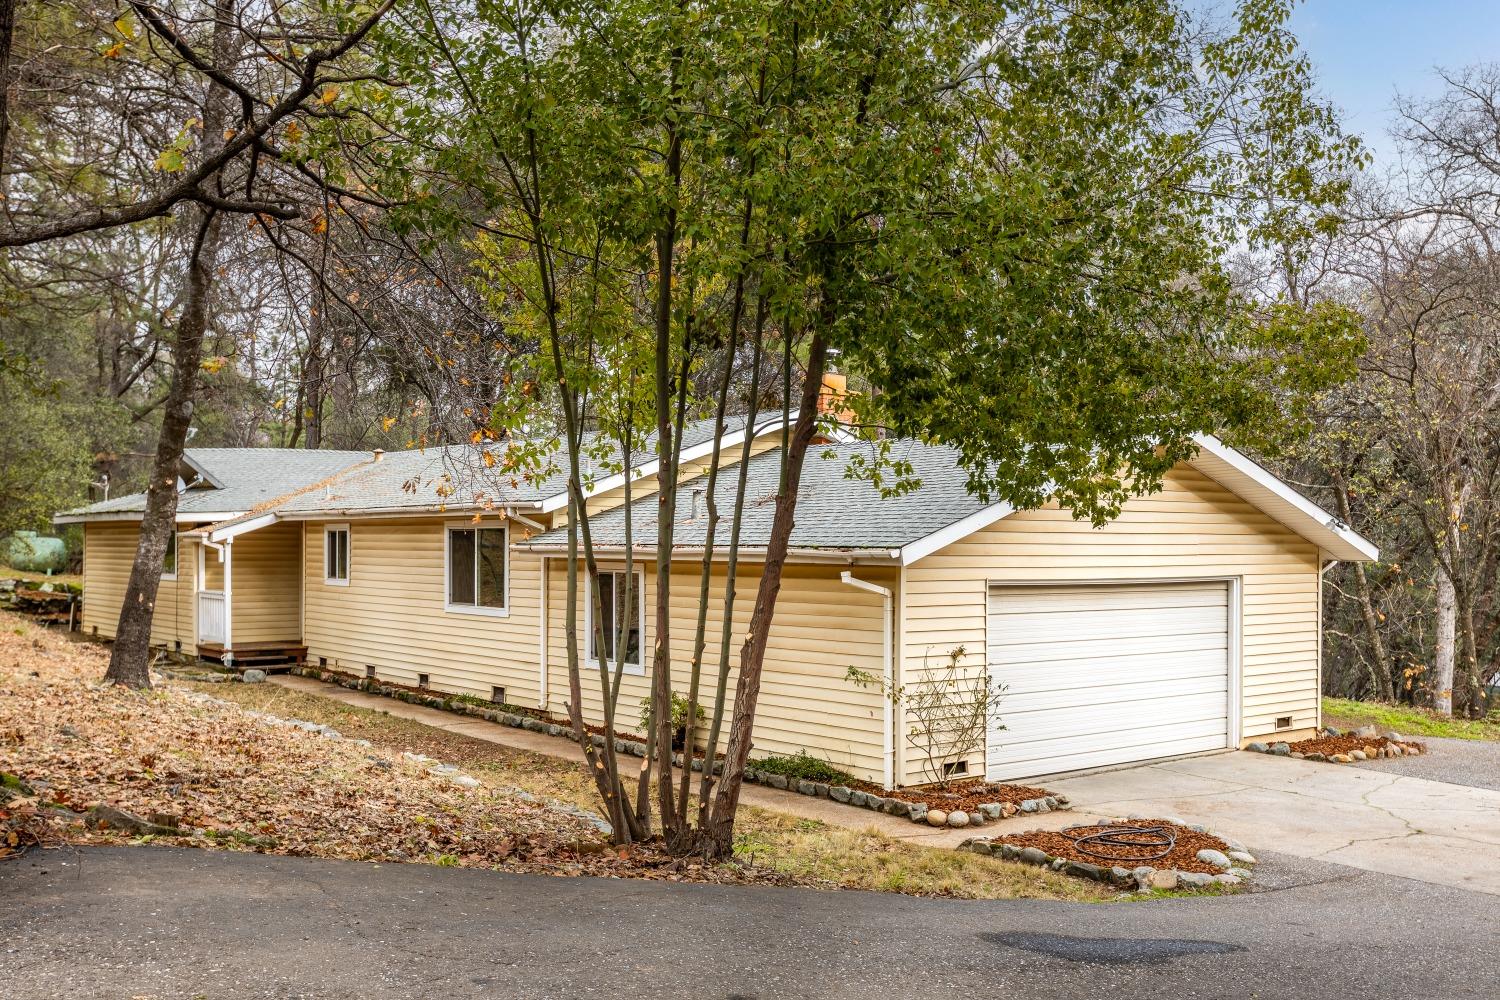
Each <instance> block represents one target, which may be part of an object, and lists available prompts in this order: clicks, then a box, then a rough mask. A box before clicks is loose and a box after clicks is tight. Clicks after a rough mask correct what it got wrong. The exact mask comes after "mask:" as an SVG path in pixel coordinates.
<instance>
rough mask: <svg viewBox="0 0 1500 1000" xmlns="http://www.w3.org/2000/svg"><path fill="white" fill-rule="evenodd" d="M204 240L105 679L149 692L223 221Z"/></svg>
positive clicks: (206, 214) (198, 245)
mask: <svg viewBox="0 0 1500 1000" xmlns="http://www.w3.org/2000/svg"><path fill="white" fill-rule="evenodd" d="M198 211H199V212H200V213H201V218H200V221H199V224H198V233H197V235H196V237H195V238H194V240H193V249H192V254H191V256H190V257H189V259H188V283H187V296H186V299H185V300H184V302H183V306H182V316H181V317H179V318H178V320H177V331H176V337H175V338H174V344H173V349H172V387H171V389H170V390H169V391H168V393H167V401H166V404H165V406H164V408H163V411H162V421H161V435H160V437H158V439H157V442H156V459H155V461H154V462H153V463H152V467H151V483H150V485H149V486H148V487H147V489H146V513H145V516H144V517H143V518H142V519H141V536H140V543H139V544H138V545H137V546H136V550H135V563H134V564H133V565H132V566H131V568H130V582H129V584H127V585H126V588H125V601H124V603H123V605H122V606H121V607H120V622H119V626H118V627H117V628H116V630H115V644H114V648H113V649H111V650H110V655H109V670H108V671H107V672H106V673H105V675H104V679H105V680H107V681H112V682H113V683H115V684H124V685H126V686H127V687H134V688H148V687H150V686H151V671H150V665H151V621H152V618H153V617H154V616H155V611H156V591H157V588H158V586H159V585H160V583H161V572H162V559H163V558H164V557H165V556H166V552H167V545H168V543H169V542H170V540H171V538H172V534H173V533H174V532H175V531H176V529H177V471H178V469H179V468H181V466H182V452H183V448H184V446H185V445H186V444H187V432H188V426H189V425H190V424H191V423H192V420H193V397H194V396H195V395H196V394H197V389H198V367H199V364H200V362H201V361H202V360H203V334H204V331H205V330H206V329H207V327H208V299H209V293H210V291H211V290H212V288H213V275H214V268H215V263H216V257H217V255H218V245H219V229H220V222H219V216H218V214H217V213H216V212H214V211H213V210H212V209H200V210H198Z"/></svg>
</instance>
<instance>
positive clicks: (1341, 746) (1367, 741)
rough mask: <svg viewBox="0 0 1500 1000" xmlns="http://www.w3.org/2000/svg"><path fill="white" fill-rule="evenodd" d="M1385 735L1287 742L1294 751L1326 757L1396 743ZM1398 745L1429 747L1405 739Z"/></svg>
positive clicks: (1419, 747) (1405, 749)
mask: <svg viewBox="0 0 1500 1000" xmlns="http://www.w3.org/2000/svg"><path fill="white" fill-rule="evenodd" d="M1395 742H1396V741H1395V740H1388V739H1386V738H1385V737H1384V736H1375V737H1369V738H1367V737H1364V736H1315V737H1313V738H1312V739H1310V740H1298V741H1297V742H1296V743H1289V744H1287V745H1288V746H1290V747H1291V748H1292V752H1293V753H1303V754H1307V753H1320V754H1322V755H1323V756H1325V757H1332V756H1333V755H1334V754H1336V753H1348V752H1349V751H1351V750H1362V751H1364V752H1365V753H1366V754H1368V753H1369V752H1370V751H1371V750H1377V751H1378V750H1384V749H1385V748H1386V747H1388V746H1390V745H1391V744H1392V743H1395ZM1397 745H1398V746H1400V747H1401V749H1402V750H1404V751H1407V752H1411V751H1413V750H1415V751H1416V752H1417V753H1423V752H1424V751H1425V750H1426V749H1427V748H1426V747H1424V746H1423V745H1422V744H1420V743H1414V742H1410V741H1403V742H1401V743H1399V744H1397Z"/></svg>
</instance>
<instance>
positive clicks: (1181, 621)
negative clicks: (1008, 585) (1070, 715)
mask: <svg viewBox="0 0 1500 1000" xmlns="http://www.w3.org/2000/svg"><path fill="white" fill-rule="evenodd" d="M1161 610H1162V609H1159V608H1150V609H1140V610H1135V611H1101V612H1092V611H1068V612H1058V613H1056V614H1045V615H1043V614H1028V615H1013V614H997V615H995V616H994V621H996V622H997V623H998V624H999V625H1000V626H1001V631H1000V634H999V635H998V636H992V637H991V639H990V648H992V649H994V648H997V647H998V648H1000V649H1004V648H1006V647H1007V646H1012V645H1034V644H1036V643H1043V642H1073V641H1077V640H1082V639H1088V638H1096V637H1097V638H1108V639H1116V640H1128V639H1139V638H1147V637H1159V636H1160V635H1161V627H1162V622H1161ZM1226 620H1227V615H1226V614H1225V608H1224V606H1223V605H1219V606H1218V607H1205V608H1183V609H1182V610H1180V611H1177V610H1173V611H1172V631H1173V634H1175V635H1184V636H1186V635H1218V636H1223V634H1224V623H1225V621H1226Z"/></svg>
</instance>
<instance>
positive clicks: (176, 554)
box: [161, 531, 182, 583]
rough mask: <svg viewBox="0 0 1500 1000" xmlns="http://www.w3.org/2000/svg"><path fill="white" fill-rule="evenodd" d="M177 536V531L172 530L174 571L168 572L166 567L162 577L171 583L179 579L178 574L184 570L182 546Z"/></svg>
mask: <svg viewBox="0 0 1500 1000" xmlns="http://www.w3.org/2000/svg"><path fill="white" fill-rule="evenodd" d="M177 538H178V535H177V532H175V531H174V532H172V534H171V546H172V572H170V573H168V572H167V571H166V570H165V569H163V570H162V571H161V578H162V579H163V580H166V581H167V582H169V583H171V582H174V581H175V580H176V579H177V574H178V573H180V572H182V562H181V560H182V546H181V545H179V544H178V542H177ZM163 555H165V553H163Z"/></svg>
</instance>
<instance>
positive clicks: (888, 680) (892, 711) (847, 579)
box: [839, 569, 896, 790]
mask: <svg viewBox="0 0 1500 1000" xmlns="http://www.w3.org/2000/svg"><path fill="white" fill-rule="evenodd" d="M839 579H840V580H842V581H843V582H844V583H845V584H847V585H848V586H850V587H854V588H856V589H859V590H865V591H869V592H870V593H872V594H879V595H880V597H881V602H882V604H883V609H882V610H883V614H882V619H883V620H882V622H881V629H880V631H881V640H882V641H881V659H882V661H883V662H882V663H881V667H880V670H881V675H882V678H883V680H884V682H885V683H884V690H883V691H882V692H881V696H882V697H883V698H884V699H885V710H884V711H883V712H882V713H881V715H882V722H881V727H880V729H881V733H880V759H881V771H882V775H881V783H882V785H883V787H885V788H886V789H887V790H889V789H892V788H894V787H896V702H895V700H894V699H893V698H891V697H890V696H889V695H890V693H891V688H892V686H893V685H894V683H895V666H896V663H895V657H894V653H895V642H894V641H893V638H892V632H893V630H894V628H895V623H894V622H893V621H892V617H893V609H894V606H895V602H894V601H893V600H892V595H891V588H889V587H882V586H880V585H879V584H877V583H870V582H869V581H868V580H860V579H858V578H856V577H855V575H854V574H853V573H851V572H849V571H848V570H847V569H846V570H844V571H843V572H841V573H840V574H839Z"/></svg>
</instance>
